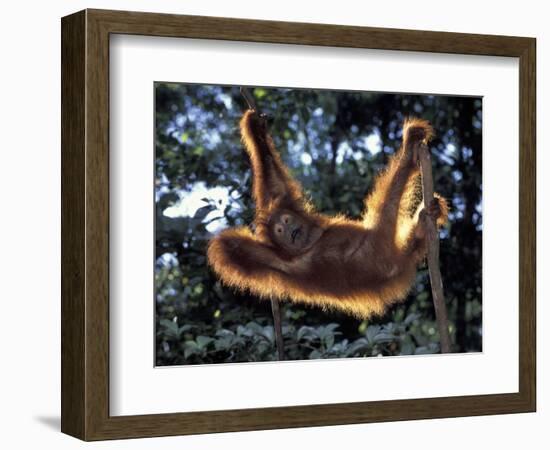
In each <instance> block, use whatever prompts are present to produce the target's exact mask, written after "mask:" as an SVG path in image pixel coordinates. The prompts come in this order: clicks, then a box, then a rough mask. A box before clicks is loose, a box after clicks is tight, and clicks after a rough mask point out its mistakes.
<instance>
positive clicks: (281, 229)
mask: <svg viewBox="0 0 550 450" xmlns="http://www.w3.org/2000/svg"><path fill="white" fill-rule="evenodd" d="M275 231H276V232H277V233H279V234H281V233H282V232H283V228H282V227H277V228H276V229H275Z"/></svg>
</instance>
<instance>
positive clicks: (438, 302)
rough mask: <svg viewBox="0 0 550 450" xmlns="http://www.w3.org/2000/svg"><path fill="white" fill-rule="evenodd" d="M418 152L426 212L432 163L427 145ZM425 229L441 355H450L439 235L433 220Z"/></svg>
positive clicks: (431, 194) (430, 189) (431, 181)
mask: <svg viewBox="0 0 550 450" xmlns="http://www.w3.org/2000/svg"><path fill="white" fill-rule="evenodd" d="M418 152H419V158H420V170H421V173H422V196H423V199H424V208H425V209H426V210H427V209H428V208H429V206H430V203H431V202H432V200H433V198H434V187H433V177H432V161H431V155H430V150H429V149H428V146H427V145H424V144H421V145H420V146H419V148H418ZM426 228H427V230H426V234H427V237H428V271H429V273H430V283H431V286H432V297H433V302H434V308H435V318H436V321H437V326H438V329H439V340H440V346H441V353H450V351H451V338H450V336H449V326H448V318H447V307H446V306H445V295H444V293H443V280H442V279H441V271H440V270H439V234H438V232H437V225H436V223H435V220H427V221H426Z"/></svg>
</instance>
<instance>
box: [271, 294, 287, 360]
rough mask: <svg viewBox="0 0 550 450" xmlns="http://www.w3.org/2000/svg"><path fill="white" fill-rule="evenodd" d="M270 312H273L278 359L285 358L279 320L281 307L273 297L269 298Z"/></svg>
mask: <svg viewBox="0 0 550 450" xmlns="http://www.w3.org/2000/svg"><path fill="white" fill-rule="evenodd" d="M271 312H272V313H273V328H274V329H275V343H276V345H277V354H278V355H279V361H283V360H284V359H285V350H284V343H283V324H282V320H281V316H282V315H281V308H280V306H279V302H278V301H277V300H276V299H275V298H273V297H272V298H271Z"/></svg>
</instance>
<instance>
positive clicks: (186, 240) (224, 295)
mask: <svg viewBox="0 0 550 450" xmlns="http://www.w3.org/2000/svg"><path fill="white" fill-rule="evenodd" d="M155 93H156V119H155V120H156V160H155V164H156V179H155V196H156V266H155V280H156V313H157V314H156V324H157V327H156V330H157V346H156V348H157V351H156V361H157V364H158V365H171V364H195V363H215V362H237V361H262V360H272V359H277V357H276V351H275V345H274V335H273V327H272V319H271V310H270V304H269V302H259V301H257V300H256V299H254V298H250V296H247V295H243V294H240V293H237V292H234V291H232V290H230V289H226V288H224V287H223V286H221V285H220V283H219V282H218V281H217V279H216V278H215V277H214V275H213V274H212V273H211V272H210V271H209V269H208V267H207V265H206V258H205V249H206V245H207V243H208V240H209V239H210V237H211V236H212V235H213V233H216V232H217V231H218V230H220V229H222V228H224V227H227V226H234V225H241V224H247V223H250V222H251V221H252V219H253V213H254V209H253V207H254V205H253V202H252V199H251V179H250V164H249V161H248V159H247V156H246V154H245V152H244V150H243V149H242V146H241V143H240V136H239V132H238V122H239V119H240V116H241V115H242V112H243V110H244V108H245V102H244V100H243V99H242V97H241V95H240V93H239V89H238V87H224V86H200V85H187V84H175V83H174V84H172V83H157V85H156V87H155ZM253 93H254V95H255V97H256V100H257V101H258V102H259V104H261V109H262V111H263V112H266V113H267V114H269V116H270V117H271V122H272V123H271V132H272V135H273V139H274V141H275V144H276V146H277V147H278V149H279V151H280V152H281V154H282V157H283V160H284V161H285V163H286V164H287V165H288V166H289V168H290V169H291V171H292V175H293V176H295V177H296V178H297V179H298V180H300V181H301V183H302V184H303V186H304V190H305V192H307V194H308V195H309V196H310V198H311V200H312V201H313V203H314V204H315V205H316V207H317V209H318V210H319V211H320V212H323V213H326V214H336V213H343V214H346V215H348V216H350V217H352V218H357V217H359V215H360V213H361V211H362V208H363V198H364V196H365V194H366V192H367V191H368V190H369V189H370V188H371V186H372V181H373V177H374V175H375V174H376V173H377V172H378V171H379V170H380V169H381V168H383V167H384V166H385V164H386V162H387V159H388V157H389V156H390V155H391V154H393V152H394V151H395V150H396V149H397V148H398V146H399V144H400V141H401V124H402V121H403V118H404V117H406V116H407V115H416V116H420V117H423V118H425V119H428V120H429V121H430V122H432V124H433V125H434V128H435V130H436V132H437V133H438V135H437V136H436V138H435V139H434V141H433V142H432V144H431V149H432V151H433V155H434V156H433V165H434V167H433V170H434V183H435V186H436V189H437V190H438V192H440V193H441V194H442V195H444V196H445V197H446V198H447V199H448V200H449V201H450V203H451V206H452V210H451V215H450V226H449V227H448V228H447V229H445V230H443V231H442V233H441V238H442V239H441V271H442V275H443V280H444V283H445V295H446V300H447V306H448V312H449V319H450V331H451V337H452V341H453V351H457V352H468V351H480V350H481V331H482V328H481V307H482V298H481V234H482V216H481V205H482V203H481V188H482V182H481V172H482V171H481V163H482V158H481V156H482V154H481V117H482V114H481V111H482V109H481V108H482V103H481V99H479V98H474V97H448V96H432V95H429V96H426V95H403V94H378V93H369V92H343V91H326V90H310V89H308V90H301V89H292V90H291V89H267V88H256V89H254V90H253ZM283 334H284V338H285V353H286V357H287V358H288V359H307V358H330V357H348V356H354V357H358V356H374V355H400V354H420V353H434V352H437V351H438V344H437V343H438V341H439V339H438V333H437V326H436V324H435V318H434V311H433V304H432V300H431V293H430V286H429V280H428V277H427V271H426V269H425V268H424V269H421V270H419V272H418V277H417V283H416V287H415V288H414V289H413V291H412V292H411V293H410V295H409V297H408V298H407V300H406V301H405V302H404V303H403V304H401V305H398V306H396V307H394V308H392V309H391V310H389V311H388V312H387V314H386V315H385V316H384V317H380V318H376V319H372V320H370V321H369V322H368V323H367V322H366V321H359V320H356V319H354V318H351V317H348V316H346V315H343V314H341V313H335V312H323V311H321V310H318V309H315V308H309V307H306V306H303V307H302V306H299V305H295V304H289V303H285V304H284V323H283Z"/></svg>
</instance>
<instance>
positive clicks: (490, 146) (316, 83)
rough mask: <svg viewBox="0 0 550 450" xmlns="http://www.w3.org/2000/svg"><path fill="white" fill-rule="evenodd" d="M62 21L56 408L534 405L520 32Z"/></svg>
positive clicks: (80, 425) (248, 425) (415, 413)
mask: <svg viewBox="0 0 550 450" xmlns="http://www.w3.org/2000/svg"><path fill="white" fill-rule="evenodd" d="M61 25H62V26H61V29H62V234H63V235H62V417H61V419H62V420H61V423H62V431H63V432H65V433H67V434H70V435H73V436H76V437H78V438H80V439H83V440H101V439H117V438H131V437H148V436H167V435H181V434H196V433H211V432H224V431H244V430H259V429H273V428H288V427H304V426H321V425H336V424H349V423H366V422H379V421H395V420H411V419H421V418H423V419H424V418H441V417H458V416H468V415H485V414H502V413H514V412H532V411H535V407H536V390H535V388H536V385H535V373H536V366H535V364H536V340H535V336H536V333H535V318H536V317H535V300H536V295H535V279H536V270H535V243H536V234H535V232H536V230H535V215H536V211H535V203H536V202H535V173H536V161H535V141H536V139H535V137H536V128H535V59H536V58H535V48H536V47H535V39H533V38H525V37H507V36H489V35H471V34H458V33H443V32H432V31H413V30H397V29H380V28H366V27H349V26H338V25H320V24H305V23H286V22H271V21H255V20H242V19H229V18H216V17H199V16H178V15H168V14H154V13H135V12H123V11H104V10H85V11H81V12H78V13H75V14H73V15H70V16H67V17H64V18H63V19H62V23H61Z"/></svg>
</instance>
